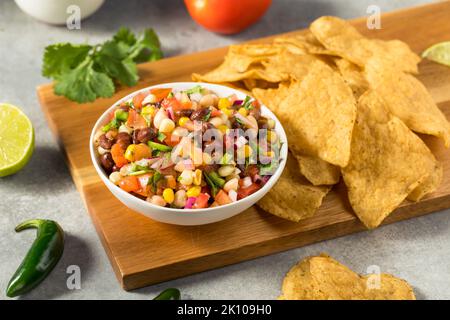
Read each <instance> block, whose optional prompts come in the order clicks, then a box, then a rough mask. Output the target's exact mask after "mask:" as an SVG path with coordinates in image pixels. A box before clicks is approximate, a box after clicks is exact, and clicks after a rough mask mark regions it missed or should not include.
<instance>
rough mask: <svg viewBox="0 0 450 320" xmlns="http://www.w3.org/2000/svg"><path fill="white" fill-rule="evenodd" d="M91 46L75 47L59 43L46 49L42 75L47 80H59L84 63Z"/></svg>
mask: <svg viewBox="0 0 450 320" xmlns="http://www.w3.org/2000/svg"><path fill="white" fill-rule="evenodd" d="M91 49H92V47H91V46H89V45H84V44H82V45H73V44H70V43H59V44H54V45H50V46H48V47H46V48H45V52H44V63H43V65H42V75H43V76H44V77H47V78H57V77H59V76H61V75H62V74H64V73H67V72H68V71H70V70H72V69H73V68H75V67H76V66H78V65H79V64H80V63H81V62H83V61H84V60H85V59H86V57H87V55H88V54H89V51H90V50H91Z"/></svg>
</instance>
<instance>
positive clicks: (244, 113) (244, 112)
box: [238, 107, 248, 117]
mask: <svg viewBox="0 0 450 320" xmlns="http://www.w3.org/2000/svg"><path fill="white" fill-rule="evenodd" d="M238 112H239V113H240V114H242V115H243V116H244V117H246V116H247V115H248V111H247V109H245V108H243V107H242V108H239V110H238Z"/></svg>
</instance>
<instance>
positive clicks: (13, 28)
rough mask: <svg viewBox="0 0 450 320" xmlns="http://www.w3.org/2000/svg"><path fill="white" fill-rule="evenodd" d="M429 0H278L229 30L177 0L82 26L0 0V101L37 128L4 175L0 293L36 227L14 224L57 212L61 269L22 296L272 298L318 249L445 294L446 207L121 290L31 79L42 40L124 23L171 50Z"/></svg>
mask: <svg viewBox="0 0 450 320" xmlns="http://www.w3.org/2000/svg"><path fill="white" fill-rule="evenodd" d="M425 2H428V1H409V0H408V1H407V0H403V1H389V0H385V1H375V0H368V1H361V0H358V1H356V0H354V1H350V0H345V1H344V0H342V1H325V0H320V1H317V0H314V1H313V0H298V1H295V0H283V1H282V0H275V1H274V4H273V6H272V8H271V9H270V11H269V12H268V14H267V15H266V16H265V17H264V18H263V19H262V21H260V22H259V23H258V24H256V25H254V26H253V27H251V28H250V29H248V30H247V31H245V32H243V33H242V34H240V35H236V36H228V37H226V36H220V35H216V34H212V33H209V32H207V31H205V30H203V29H202V28H200V27H198V26H197V25H196V24H195V23H193V22H192V21H191V19H190V18H189V16H188V15H187V13H186V11H185V9H184V7H183V5H182V3H181V1H175V0H158V1H156V0H153V1H137V0H129V1H121V0H107V1H106V3H105V5H104V6H103V7H102V8H101V10H100V11H98V12H97V13H96V14H95V15H94V16H92V17H91V18H89V19H87V20H86V21H83V22H82V29H81V30H79V31H69V30H67V29H66V28H64V27H56V26H49V25H46V24H42V23H40V22H37V21H35V20H33V19H32V18H30V17H28V16H27V15H25V14H24V13H22V12H21V11H20V10H19V9H18V8H17V7H16V6H15V4H14V2H13V1H12V0H10V1H0V101H3V102H10V103H13V104H16V105H18V106H21V107H22V108H23V110H24V111H25V112H26V113H27V114H28V115H29V117H30V118H31V120H32V121H33V123H34V126H35V129H36V150H35V153H34V155H33V158H32V160H31V162H30V163H29V165H28V166H27V167H26V168H25V169H24V170H23V171H21V172H20V173H18V174H16V175H14V176H11V177H7V178H2V179H0V243H1V245H0V270H1V271H2V272H1V273H0V299H5V298H6V296H5V294H4V288H5V287H6V284H7V282H8V280H9V278H10V276H11V275H12V274H13V273H14V271H15V269H16V267H17V266H18V265H19V263H20V261H21V259H22V257H23V256H24V254H25V253H26V251H27V249H28V248H29V246H30V243H31V241H32V240H33V238H34V233H33V232H23V233H21V234H15V233H14V231H13V228H14V226H15V225H16V224H18V223H19V222H21V221H23V220H25V219H29V218H35V217H43V218H50V219H55V220H57V221H59V222H60V223H61V225H62V226H63V227H64V229H65V230H66V231H67V234H68V238H67V244H66V250H65V253H64V256H63V258H62V261H61V262H60V263H59V265H58V266H57V268H56V269H55V270H54V271H53V272H52V274H51V275H50V276H49V277H48V278H47V279H46V280H45V282H43V283H42V284H41V285H40V286H39V287H38V288H36V289H35V290H34V291H33V292H32V293H30V294H29V295H27V296H25V297H23V299H150V298H152V297H153V296H154V295H155V294H156V293H157V292H159V291H160V290H161V289H164V288H166V287H169V286H170V287H178V288H180V289H181V290H182V292H183V297H184V298H188V299H255V298H260V299H273V298H276V297H277V296H278V295H279V292H280V285H281V280H282V278H283V276H284V274H285V272H286V271H287V270H288V269H289V268H290V267H291V266H292V265H293V264H294V263H295V262H296V261H298V260H299V259H301V258H303V257H305V256H307V255H312V254H318V253H320V252H327V253H329V254H331V255H332V256H334V257H335V258H336V259H338V260H340V261H342V262H343V263H345V264H347V265H348V266H350V267H351V268H352V269H354V270H356V271H358V272H363V273H364V272H365V271H366V270H367V267H368V266H370V265H378V266H380V268H381V270H382V271H383V272H390V273H393V274H395V275H397V276H400V277H403V278H405V279H407V280H408V281H409V282H410V283H411V284H412V285H413V286H414V288H415V292H416V294H417V297H418V298H420V299H450V276H449V275H450V251H449V249H448V246H449V243H450V214H449V213H450V212H448V211H444V212H440V213H435V214H432V215H428V216H425V217H421V218H417V219H413V220H409V221H405V222H401V223H396V224H394V225H390V226H385V227H382V228H379V229H377V230H374V231H370V232H363V233H359V234H355V235H351V236H347V237H342V238H339V239H334V240H330V241H325V242H321V243H318V244H315V245H310V246H307V247H304V248H299V249H295V250H290V251H287V252H283V253H280V254H275V255H271V256H268V257H264V258H260V259H255V260H252V261H248V262H244V263H240V264H236V265H233V266H229V267H225V268H221V269H216V270H213V271H209V272H203V273H201V274H197V275H193V276H189V277H185V278H182V279H178V280H174V281H170V282H166V283H163V284H159V285H154V286H150V287H147V288H143V289H140V290H135V291H133V292H125V291H123V290H122V289H121V288H120V286H119V284H118V282H117V281H116V279H115V276H114V274H113V271H112V268H111V266H110V264H109V261H108V259H107V257H106V254H105V251H104V250H103V247H102V246H101V244H100V241H99V239H98V237H97V234H96V233H95V231H94V228H93V225H92V223H91V221H90V218H89V216H88V213H87V211H86V209H85V208H84V206H83V204H82V201H81V199H80V196H79V194H78V192H77V191H76V189H75V186H74V184H73V182H72V179H71V177H70V174H69V171H68V169H67V167H66V165H65V163H64V161H63V158H62V156H61V153H60V151H59V149H58V147H57V145H56V143H55V140H54V138H53V137H52V135H51V132H50V130H49V128H48V126H47V123H46V121H45V119H44V116H43V114H42V112H41V110H40V108H39V105H38V101H37V98H36V93H35V88H36V86H37V85H39V84H41V83H43V82H46V81H47V80H46V79H44V78H43V77H42V76H41V75H40V67H41V58H42V52H43V49H44V47H45V46H46V45H48V44H51V43H54V42H61V41H72V42H83V41H89V42H92V43H94V42H96V41H101V40H104V39H106V38H108V37H109V36H111V34H112V32H113V31H114V30H116V29H118V28H119V27H120V26H129V27H131V28H132V29H134V30H140V29H143V28H145V27H149V26H151V27H153V28H155V29H156V30H157V32H158V33H159V35H160V36H161V41H162V43H163V46H164V51H165V52H166V54H167V55H170V56H172V55H178V54H183V53H187V52H194V51H198V50H203V49H207V48H212V47H216V46H223V45H226V44H230V43H234V42H239V41H242V40H246V39H251V38H255V37H260V36H264V35H269V34H275V33H279V32H285V31H289V30H293V29H297V28H302V27H306V26H307V25H308V24H309V23H310V22H311V21H312V20H313V19H314V18H316V17H318V16H321V15H338V16H342V17H345V18H351V17H356V16H361V15H364V14H365V11H366V8H367V6H368V5H370V4H378V5H379V6H380V7H381V9H382V11H389V10H394V9H397V8H400V7H406V6H412V5H416V4H420V3H425ZM74 134H76V133H74ZM69 265H78V266H80V268H81V272H82V282H81V285H82V288H81V289H80V290H68V289H67V287H66V279H67V274H66V268H67V267H68V266H69Z"/></svg>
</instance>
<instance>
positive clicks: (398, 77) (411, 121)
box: [366, 60, 450, 147]
mask: <svg viewBox="0 0 450 320" xmlns="http://www.w3.org/2000/svg"><path fill="white" fill-rule="evenodd" d="M366 76H367V80H368V81H369V84H370V87H371V88H373V89H374V90H375V91H376V92H377V93H378V95H379V96H381V97H382V98H383V100H384V101H385V103H386V105H387V107H388V108H389V110H390V111H391V112H392V114H394V115H395V116H397V117H399V118H400V119H401V120H403V122H404V123H405V124H406V125H407V126H408V127H409V128H410V129H411V130H413V131H416V132H420V133H425V134H429V135H433V136H436V137H439V138H441V139H442V140H444V143H445V146H446V147H449V146H450V124H449V122H448V121H447V118H446V117H445V115H444V114H443V113H442V111H441V110H440V109H439V108H438V107H437V105H436V104H435V103H434V101H433V98H432V97H431V95H430V94H429V92H428V91H427V89H426V88H425V86H424V85H423V84H422V83H421V82H420V81H419V80H417V79H416V78H415V77H414V76H412V75H410V74H406V73H403V72H396V71H395V70H392V69H386V68H384V69H383V66H382V65H380V64H379V62H377V61H374V60H372V61H371V62H370V64H369V65H368V67H367V68H366Z"/></svg>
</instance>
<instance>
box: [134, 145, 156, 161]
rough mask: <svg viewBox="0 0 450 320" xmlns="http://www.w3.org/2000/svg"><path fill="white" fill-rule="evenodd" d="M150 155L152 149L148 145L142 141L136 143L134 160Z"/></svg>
mask: <svg viewBox="0 0 450 320" xmlns="http://www.w3.org/2000/svg"><path fill="white" fill-rule="evenodd" d="M151 156H152V151H151V150H150V147H149V146H147V145H146V144H144V143H140V144H137V145H136V146H135V148H134V152H133V158H134V161H139V160H141V159H144V158H150V157H151Z"/></svg>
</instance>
